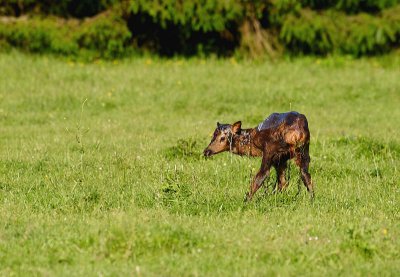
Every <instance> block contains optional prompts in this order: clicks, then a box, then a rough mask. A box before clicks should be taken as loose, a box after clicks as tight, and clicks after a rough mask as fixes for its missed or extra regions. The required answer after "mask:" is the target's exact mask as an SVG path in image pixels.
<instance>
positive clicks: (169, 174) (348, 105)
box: [0, 52, 400, 276]
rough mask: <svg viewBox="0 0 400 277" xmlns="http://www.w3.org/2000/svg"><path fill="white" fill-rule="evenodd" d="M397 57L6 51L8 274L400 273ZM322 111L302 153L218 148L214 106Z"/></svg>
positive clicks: (0, 73)
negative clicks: (276, 188)
mask: <svg viewBox="0 0 400 277" xmlns="http://www.w3.org/2000/svg"><path fill="white" fill-rule="evenodd" d="M399 106H400V59H399V57H398V56H384V57H380V58H364V59H359V60H354V59H351V58H348V57H334V58H325V59H317V58H298V59H295V60H290V59H286V60H285V59H283V60H280V61H275V62H270V61H265V62H252V61H236V60H234V59H226V60H218V59H212V58H210V59H199V58H196V59H187V60H184V59H179V58H175V59H165V60H164V59H156V58H146V57H143V58H136V59H135V58H131V59H126V60H119V61H114V62H104V61H96V62H93V63H80V62H73V61H69V60H67V59H61V58H60V59H56V58H52V57H50V56H29V55H25V54H21V53H17V52H11V53H3V54H0V203H1V204H0V222H1V225H0V226H1V227H0V275H2V276H38V275H39V276H126V275H130V276H338V275H339V276H378V275H379V276H396V275H397V274H398V273H399V272H400V205H399V203H400V184H399V180H400V173H399V167H400V162H399V157H400V136H399V135H400V131H399V126H398V123H399V119H400V108H399ZM289 110H296V111H299V112H301V113H304V114H305V115H306V116H307V117H308V120H309V127H310V131H311V148H310V154H311V159H312V160H311V164H310V172H311V175H312V177H313V181H314V184H315V191H316V198H315V201H314V202H311V201H310V198H309V196H308V195H307V193H306V190H305V188H304V186H302V187H301V192H300V194H299V195H296V194H297V184H298V181H299V177H298V175H299V174H298V169H297V168H296V167H295V166H294V165H293V164H292V166H291V167H290V176H291V179H290V186H289V188H288V190H287V191H286V192H284V193H277V194H272V193H271V191H272V187H273V185H274V181H273V180H274V178H275V172H272V176H271V179H270V181H269V182H268V184H266V186H265V187H266V189H263V188H262V189H260V191H259V192H258V193H257V194H256V195H255V198H254V200H253V201H252V202H251V203H248V204H244V203H243V197H244V195H245V193H246V192H247V190H248V188H249V184H250V178H251V176H253V175H254V174H255V172H256V170H257V169H258V168H259V166H260V159H251V158H247V157H238V156H233V155H230V154H229V153H224V154H220V155H217V156H215V157H212V158H211V159H204V158H203V157H202V150H203V149H204V148H205V147H206V146H207V144H208V143H209V141H210V139H211V137H210V135H211V134H212V132H213V130H214V128H215V126H216V122H217V121H219V122H223V123H233V122H235V121H237V120H241V121H242V124H243V127H248V128H249V127H254V126H256V125H257V124H258V123H259V122H261V121H262V120H263V119H264V118H265V117H267V116H268V115H269V114H270V113H272V112H283V111H289Z"/></svg>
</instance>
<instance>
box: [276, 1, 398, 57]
mask: <svg viewBox="0 0 400 277" xmlns="http://www.w3.org/2000/svg"><path fill="white" fill-rule="evenodd" d="M399 11H400V9H399V7H395V8H392V9H389V10H386V11H385V13H384V14H383V16H380V17H377V16H372V15H369V14H365V13H363V14H359V15H354V16H344V15H343V14H341V13H338V12H333V11H331V12H326V13H323V14H321V13H317V12H314V11H311V10H302V12H301V13H300V16H298V17H296V16H294V15H289V16H288V17H287V19H286V21H285V22H284V24H283V26H282V30H281V33H280V38H281V39H282V42H283V43H284V44H285V46H286V47H287V49H289V50H290V52H293V53H303V54H328V53H332V52H333V53H342V54H352V55H354V56H362V55H373V54H382V53H385V52H388V51H389V50H390V49H391V48H392V47H393V45H398V43H399V34H400V28H399V23H398V22H399V19H400V18H399V17H400V16H399V13H398V12H399ZM386 15H387V16H386Z"/></svg>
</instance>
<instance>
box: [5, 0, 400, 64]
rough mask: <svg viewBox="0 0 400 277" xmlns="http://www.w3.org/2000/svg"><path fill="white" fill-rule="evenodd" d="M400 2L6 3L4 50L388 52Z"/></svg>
mask: <svg viewBox="0 0 400 277" xmlns="http://www.w3.org/2000/svg"><path fill="white" fill-rule="evenodd" d="M399 45H400V0H298V1H297V0H266V1H257V0H255V1H239V0H186V1H175V0H155V1H146V0H126V1H121V0H59V1H52V0H0V49H1V50H2V51H7V50H9V49H12V48H18V49H20V50H22V51H25V52H32V53H48V54H55V55H61V56H68V57H71V58H79V59H82V58H83V59H87V60H93V59H98V58H105V59H115V58H121V57H126V56H132V55H143V54H155V55H159V56H177V55H179V56H200V57H204V56H218V57H229V56H235V57H251V58H255V59H258V58H265V57H269V58H277V57H280V56H282V55H285V56H286V55H288V56H298V55H318V56H324V55H330V54H345V55H351V56H355V57H360V56H365V55H380V54H383V53H388V52H391V51H393V50H395V49H396V48H398V47H399Z"/></svg>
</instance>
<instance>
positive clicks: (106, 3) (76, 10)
mask: <svg viewBox="0 0 400 277" xmlns="http://www.w3.org/2000/svg"><path fill="white" fill-rule="evenodd" d="M115 2H117V1H116V0H57V1H52V0H0V15H8V16H20V15H23V14H26V13H34V14H46V15H57V16H61V17H77V18H83V17H88V16H93V15H96V14H98V13H99V12H102V11H104V10H105V9H106V8H108V7H110V6H111V5H112V4H113V3H115Z"/></svg>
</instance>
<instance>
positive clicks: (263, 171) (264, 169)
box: [245, 155, 271, 201]
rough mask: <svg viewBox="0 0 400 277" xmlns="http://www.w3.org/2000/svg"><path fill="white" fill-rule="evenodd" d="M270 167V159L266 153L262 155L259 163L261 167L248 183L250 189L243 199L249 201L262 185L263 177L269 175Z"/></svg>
mask: <svg viewBox="0 0 400 277" xmlns="http://www.w3.org/2000/svg"><path fill="white" fill-rule="evenodd" d="M270 169H271V159H270V157H268V156H267V155H264V156H263V159H262V163H261V168H260V170H259V171H258V172H257V174H256V176H255V177H254V179H253V182H252V183H251V185H250V191H249V192H248V193H247V194H246V198H245V201H250V200H251V199H252V198H253V195H254V194H255V193H256V191H257V190H258V189H259V188H260V187H261V186H262V185H263V183H264V181H265V179H266V178H267V177H268V176H269V172H270Z"/></svg>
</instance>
